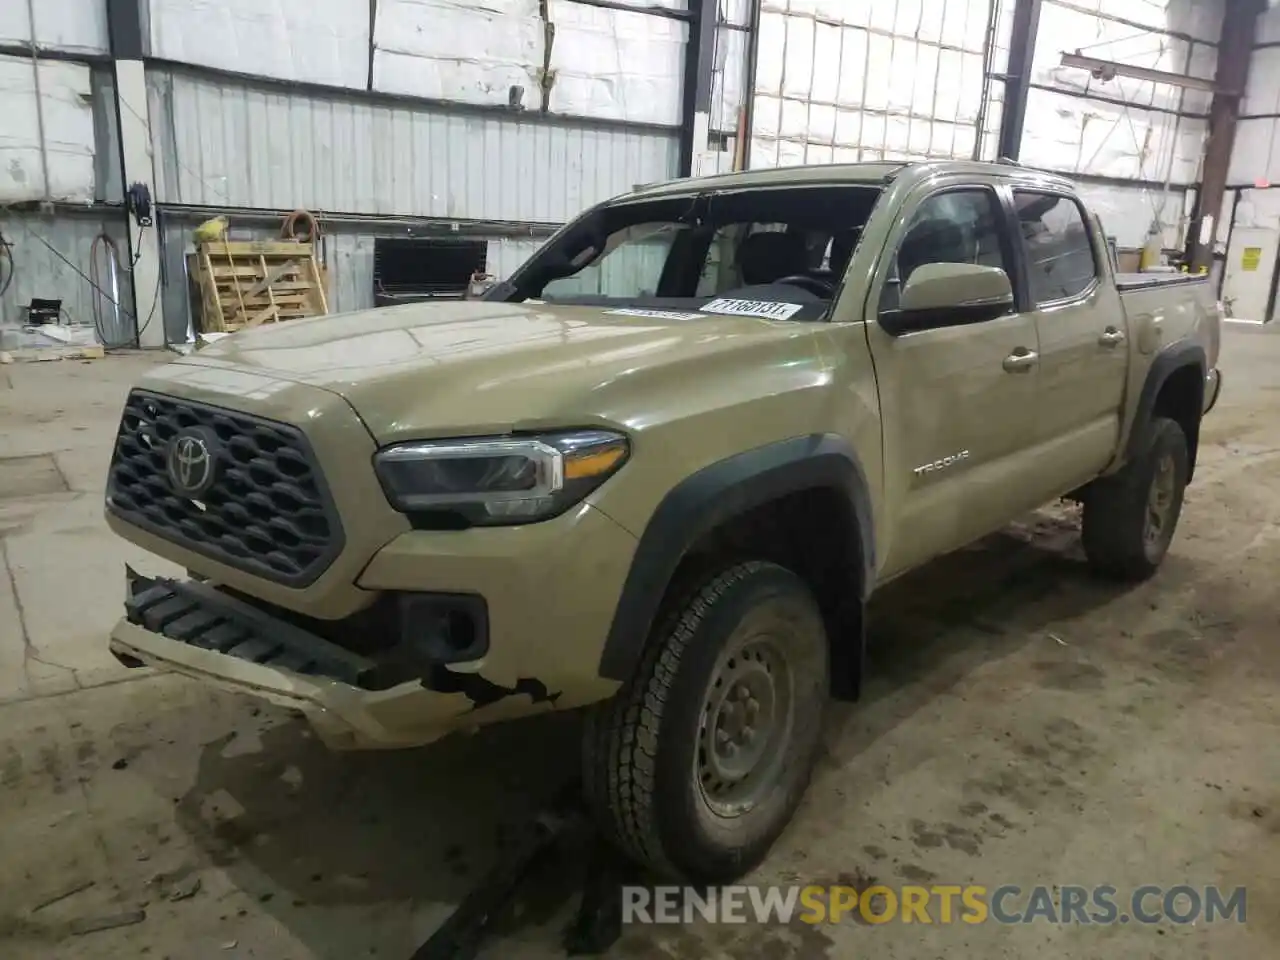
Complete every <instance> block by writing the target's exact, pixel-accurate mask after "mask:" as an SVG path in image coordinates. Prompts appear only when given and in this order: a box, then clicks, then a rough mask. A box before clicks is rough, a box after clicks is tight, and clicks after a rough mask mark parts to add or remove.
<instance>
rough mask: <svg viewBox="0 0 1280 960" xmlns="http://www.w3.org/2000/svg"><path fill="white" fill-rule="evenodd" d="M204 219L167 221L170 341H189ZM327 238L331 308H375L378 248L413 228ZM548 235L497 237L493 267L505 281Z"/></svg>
mask: <svg viewBox="0 0 1280 960" xmlns="http://www.w3.org/2000/svg"><path fill="white" fill-rule="evenodd" d="M199 222H200V218H198V217H195V216H191V215H174V214H172V213H170V214H167V215H166V216H165V218H164V222H163V225H162V249H163V255H164V315H165V333H166V335H167V337H168V339H169V340H170V342H182V341H185V340H186V339H187V332H188V325H189V324H190V322H191V316H192V313H191V301H190V298H189V297H188V293H187V291H188V282H189V281H188V277H187V267H186V257H187V254H188V253H190V252H191V251H192V249H193V247H192V245H191V242H190V236H191V231H192V229H193V228H194V227H195V226H197V224H198V223H199ZM325 229H326V231H327V232H326V233H325V234H324V235H323V238H322V242H321V250H322V256H323V259H324V262H325V265H326V266H327V268H328V275H329V289H328V291H327V292H328V296H329V309H330V310H331V311H332V312H334V313H345V312H347V311H351V310H367V309H369V308H370V307H372V306H373V250H374V241H375V240H376V239H377V238H378V237H380V236H381V237H404V236H406V235H407V231H406V230H405V229H404V228H403V227H402V228H400V229H396V228H395V227H393V226H391V225H388V226H387V227H385V228H381V229H380V228H379V227H378V226H377V225H376V224H362V225H348V224H342V223H337V224H335V223H330V224H328V225H326V228H325ZM230 236H231V238H232V239H234V240H264V239H270V238H273V237H276V236H278V233H277V232H276V231H275V230H274V229H272V228H271V227H270V226H269V225H265V224H260V225H245V224H240V225H237V226H233V227H232V229H231V232H230ZM543 242H544V238H508V237H496V238H490V239H488V240H487V243H488V253H487V268H488V271H489V273H490V274H492V275H493V276H495V277H498V278H499V279H505V278H506V277H509V276H510V275H511V274H512V273H513V272H514V271H515V269H516V268H517V267H518V266H520V265H521V264H522V263H524V262H525V260H527V259H529V257H530V256H532V255H533V253H534V251H536V250H537V249H538V247H540V246H541V245H542V243H543Z"/></svg>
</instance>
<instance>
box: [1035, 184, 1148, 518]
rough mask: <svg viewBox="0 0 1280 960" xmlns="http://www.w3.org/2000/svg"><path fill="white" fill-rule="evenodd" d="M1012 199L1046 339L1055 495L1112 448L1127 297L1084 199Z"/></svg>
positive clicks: (1048, 451) (1044, 396) (1046, 452)
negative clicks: (1111, 277)
mask: <svg viewBox="0 0 1280 960" xmlns="http://www.w3.org/2000/svg"><path fill="white" fill-rule="evenodd" d="M1013 206H1014V211H1015V214H1016V220H1017V225H1018V232H1019V237H1018V242H1019V244H1020V247H1021V250H1022V259H1023V262H1024V264H1025V277H1026V287H1027V290H1028V293H1029V296H1030V304H1031V307H1032V317H1033V318H1034V320H1035V325H1036V333H1037V337H1038V339H1039V341H1040V397H1039V402H1038V410H1037V414H1036V422H1035V440H1036V446H1037V447H1038V448H1039V450H1040V456H1039V458H1038V460H1037V463H1038V466H1039V474H1038V475H1037V477H1036V480H1035V482H1037V483H1039V484H1040V485H1041V486H1042V487H1043V488H1044V489H1043V492H1044V495H1045V497H1046V498H1048V497H1053V496H1056V495H1058V494H1060V493H1065V492H1067V490H1069V489H1071V488H1073V487H1075V486H1077V485H1078V484H1080V483H1083V482H1084V481H1085V480H1088V479H1091V478H1092V477H1093V476H1095V475H1096V474H1097V473H1098V472H1099V471H1100V470H1102V469H1103V468H1104V467H1105V466H1106V464H1107V463H1108V462H1109V461H1110V460H1111V458H1112V456H1113V455H1114V452H1115V446H1116V443H1117V440H1118V438H1119V435H1120V426H1121V424H1120V414H1121V410H1122V405H1123V400H1124V390H1125V382H1126V376H1127V370H1128V348H1127V343H1126V342H1125V341H1126V339H1127V331H1126V330H1125V329H1124V314H1123V311H1122V308H1121V305H1120V302H1119V296H1118V294H1117V293H1116V291H1115V289H1114V287H1113V286H1112V285H1111V284H1109V283H1107V282H1106V277H1107V272H1106V271H1105V269H1104V267H1103V264H1104V262H1105V258H1106V257H1107V251H1106V248H1105V246H1103V245H1102V244H1103V241H1102V239H1101V238H1100V237H1099V236H1098V235H1097V232H1096V231H1094V230H1090V229H1089V228H1088V227H1087V226H1086V225H1087V224H1088V223H1089V220H1088V218H1087V216H1086V214H1085V211H1084V209H1083V208H1082V207H1081V205H1080V203H1079V201H1078V200H1077V199H1076V198H1075V197H1073V196H1071V195H1069V194H1066V193H1057V192H1054V191H1052V190H1031V189H1023V188H1015V189H1014V190H1013Z"/></svg>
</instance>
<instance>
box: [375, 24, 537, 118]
mask: <svg viewBox="0 0 1280 960" xmlns="http://www.w3.org/2000/svg"><path fill="white" fill-rule="evenodd" d="M374 45H375V49H376V52H375V55H374V61H373V83H374V89H376V90H381V91H384V92H387V93H403V94H408V95H410V96H417V97H429V98H434V99H439V100H456V101H458V102H461V103H483V104H505V103H506V102H507V96H508V91H509V89H510V88H511V87H512V86H513V85H518V86H521V87H524V88H525V99H524V105H525V107H527V108H530V109H537V107H538V105H539V96H538V82H539V81H538V77H539V74H540V72H541V68H542V59H543V49H544V46H545V43H544V24H543V22H542V19H541V17H539V15H538V0H483V2H476V0H381V2H380V3H379V4H378V20H377V25H376V27H375V29H374Z"/></svg>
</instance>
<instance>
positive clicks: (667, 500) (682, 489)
mask: <svg viewBox="0 0 1280 960" xmlns="http://www.w3.org/2000/svg"><path fill="white" fill-rule="evenodd" d="M822 488H834V489H836V490H839V491H841V492H842V493H843V494H845V495H846V496H847V497H848V498H849V503H850V506H851V514H852V516H853V518H854V523H855V524H856V527H857V530H856V531H855V534H856V545H857V550H858V553H859V558H858V559H859V562H860V567H861V570H860V572H861V576H860V577H859V580H860V583H859V584H858V589H859V591H860V594H861V595H860V597H859V598H858V599H859V600H860V601H862V600H865V599H866V597H867V596H868V594H869V593H870V591H871V588H872V584H873V581H874V576H875V574H874V571H875V569H876V558H875V538H874V536H873V527H872V513H871V496H870V492H869V488H868V486H867V478H866V474H865V472H864V471H863V468H862V464H861V462H860V461H859V459H858V456H857V454H856V452H855V451H854V450H853V448H852V446H850V445H849V443H848V442H847V441H845V440H844V439H843V438H842V437H839V436H836V435H834V434H813V435H810V436H804V437H795V438H792V439H790V440H782V441H779V442H776V443H771V444H768V445H766V446H763V447H757V448H756V449H754V450H748V451H746V452H744V453H739V454H735V455H734V456H732V457H728V458H726V459H724V460H720V461H718V462H716V463H713V464H710V465H709V466H706V467H704V468H702V469H701V470H699V471H698V472H697V473H694V474H693V475H691V476H689V477H686V478H685V479H684V480H682V481H681V482H680V483H679V484H677V485H676V486H675V487H674V488H673V489H672V490H670V491H669V492H668V493H667V494H666V496H665V497H663V499H662V501H661V502H660V503H659V504H658V508H657V509H656V510H655V511H654V513H653V516H652V517H651V518H650V520H649V523H648V525H647V526H646V527H645V530H644V533H643V534H641V536H640V541H639V543H638V544H637V546H636V552H635V556H634V557H633V559H632V562H631V570H630V572H629V573H628V575H627V579H626V582H625V583H624V585H623V588H622V595H621V597H620V598H619V600H618V606H617V609H616V610H615V611H614V616H613V623H612V625H611V627H610V629H609V635H608V637H607V638H606V640H605V645H604V651H603V653H602V654H601V657H600V668H599V672H600V676H602V677H605V678H607V679H610V680H619V681H624V682H625V681H626V680H628V679H630V677H631V675H632V673H633V671H634V670H635V667H636V665H637V664H638V662H639V660H640V656H641V653H642V651H643V649H644V646H645V643H646V641H647V640H648V637H649V633H650V630H651V628H652V626H653V621H654V618H655V617H656V616H657V614H658V608H659V606H660V605H661V603H662V599H663V597H664V596H665V594H666V591H667V587H668V585H669V584H670V582H671V578H672V576H673V575H674V574H675V572H676V568H677V567H678V566H679V564H680V561H681V560H682V559H683V558H684V557H685V555H686V554H687V552H688V550H689V548H690V547H692V546H693V545H694V544H695V543H696V542H697V541H698V539H699V538H700V537H702V536H703V535H704V534H706V533H707V532H709V531H710V530H713V529H714V528H715V527H717V526H719V525H720V524H722V523H724V522H725V521H726V520H729V519H731V518H732V517H735V516H738V515H740V514H742V513H745V512H746V511H748V510H751V509H753V508H755V507H759V506H763V505H764V504H766V503H769V502H770V501H773V500H776V499H778V498H780V497H784V496H787V495H788V494H792V493H798V492H800V491H802V490H813V489H822Z"/></svg>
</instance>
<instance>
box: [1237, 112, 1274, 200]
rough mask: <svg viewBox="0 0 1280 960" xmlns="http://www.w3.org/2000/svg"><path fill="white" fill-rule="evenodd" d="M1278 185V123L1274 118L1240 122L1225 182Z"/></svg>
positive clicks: (1259, 118)
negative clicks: (1272, 183)
mask: <svg viewBox="0 0 1280 960" xmlns="http://www.w3.org/2000/svg"><path fill="white" fill-rule="evenodd" d="M1259 180H1262V181H1267V182H1280V123H1278V122H1277V120H1276V118H1274V117H1258V118H1255V119H1252V120H1241V121H1240V122H1239V123H1238V124H1237V125H1236V141H1235V145H1234V147H1233V148H1232V151H1231V166H1230V167H1229V169H1228V171H1227V182H1228V183H1230V184H1236V185H1243V184H1251V183H1255V182H1257V181H1259Z"/></svg>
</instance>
